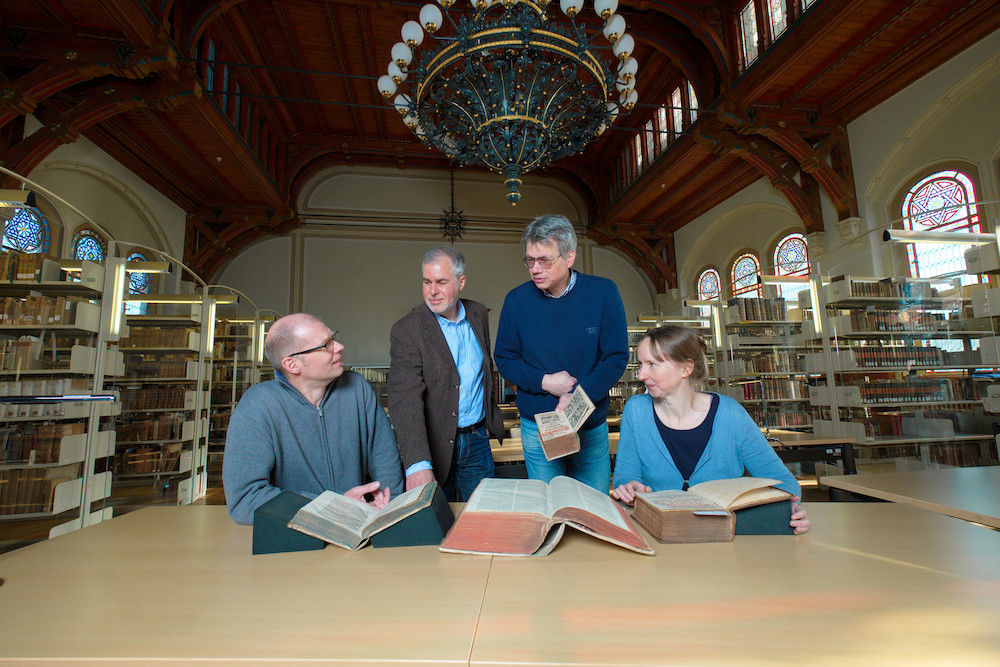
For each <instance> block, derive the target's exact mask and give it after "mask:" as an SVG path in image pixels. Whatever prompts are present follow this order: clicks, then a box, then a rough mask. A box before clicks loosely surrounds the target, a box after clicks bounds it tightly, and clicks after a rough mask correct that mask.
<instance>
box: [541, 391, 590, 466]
mask: <svg viewBox="0 0 1000 667" xmlns="http://www.w3.org/2000/svg"><path fill="white" fill-rule="evenodd" d="M593 411H594V404H593V403H592V402H591V400H590V397H589V396H587V392H585V391H584V390H583V387H581V386H580V385H576V389H575V390H573V394H572V395H571V397H570V399H569V403H567V404H566V407H564V408H563V409H562V410H553V411H552V412H539V413H536V414H535V424H537V425H538V439H539V440H540V441H541V443H542V451H544V452H545V458H546V460H548V461H551V460H552V459H557V458H559V457H561V456H566V455H567V454H575V453H576V452H578V451H580V436H579V435H577V434H576V432H577V430H579V428H580V427H581V426H583V422H585V421H587V417H589V416H590V413H592V412H593Z"/></svg>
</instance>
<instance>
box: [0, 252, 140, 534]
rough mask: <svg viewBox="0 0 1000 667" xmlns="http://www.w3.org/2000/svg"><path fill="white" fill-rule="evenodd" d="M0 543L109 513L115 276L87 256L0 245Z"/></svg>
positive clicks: (117, 364)
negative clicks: (25, 530) (26, 530)
mask: <svg viewBox="0 0 1000 667" xmlns="http://www.w3.org/2000/svg"><path fill="white" fill-rule="evenodd" d="M0 269H2V271H0V274H2V277H0V304H2V311H0V316H2V320H0V422H2V424H3V425H2V426H0V543H8V542H11V541H12V540H13V541H16V537H15V536H16V535H18V534H20V533H21V531H22V525H23V524H24V523H26V522H35V524H36V525H37V524H38V522H40V523H41V529H44V528H46V527H47V528H48V534H49V535H50V536H55V535H59V534H62V533H65V532H67V531H70V530H73V529H76V528H80V527H82V526H86V525H90V524H92V523H96V522H98V521H101V520H102V519H104V518H108V517H110V508H109V505H108V496H109V493H110V489H111V475H110V473H109V472H108V465H109V463H108V462H109V457H110V456H112V454H113V451H114V446H115V431H114V421H113V418H114V416H115V415H117V414H118V412H119V410H120V404H119V403H118V402H117V400H116V399H117V397H116V396H115V395H114V392H112V391H109V390H108V388H107V379H108V378H111V377H113V376H115V375H120V374H121V373H122V372H123V363H122V361H123V360H122V354H121V352H119V351H118V349H117V345H116V344H115V342H114V339H115V338H116V336H112V335H111V332H110V330H109V320H110V317H109V313H110V310H111V308H112V307H113V306H112V305H111V304H112V303H113V302H117V303H118V304H120V303H121V300H120V297H121V295H120V294H118V295H117V296H118V299H117V300H116V299H115V296H116V295H115V290H116V289H118V290H121V289H123V286H122V285H121V284H120V283H118V284H117V286H116V284H115V281H114V280H113V278H112V272H110V271H106V270H105V267H104V266H103V265H102V264H99V263H96V262H88V261H76V262H71V261H70V262H62V261H60V260H56V259H55V258H52V257H48V256H46V255H43V254H22V253H16V252H9V253H8V252H4V253H2V254H0Z"/></svg>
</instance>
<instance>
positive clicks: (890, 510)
mask: <svg viewBox="0 0 1000 667" xmlns="http://www.w3.org/2000/svg"><path fill="white" fill-rule="evenodd" d="M809 510H810V513H811V516H812V518H813V525H814V529H813V530H812V531H811V532H810V533H808V534H807V535H804V536H801V537H790V536H775V537H770V536H760V537H758V536H739V537H737V538H736V539H735V540H734V541H733V542H730V543H721V544H689V545H659V544H655V543H653V544H654V545H655V546H656V549H657V554H656V555H655V556H641V555H638V554H634V553H632V552H629V551H626V550H624V549H620V548H617V547H614V546H612V545H609V544H606V543H604V542H600V541H598V540H595V539H593V538H591V537H588V536H585V535H583V534H580V533H577V532H576V531H573V530H569V531H567V534H566V535H565V536H564V538H563V541H562V542H561V543H560V544H559V546H557V548H556V549H555V551H554V552H553V553H552V554H551V555H549V556H547V557H545V558H509V557H495V558H491V557H488V556H464V555H455V554H444V553H440V552H438V551H437V549H436V548H434V547H410V548H401V549H372V548H370V547H369V548H365V549H362V550H360V551H356V552H349V551H345V550H341V549H337V548H335V547H328V548H327V549H325V550H323V551H308V552H301V553H293V554H272V555H267V556H251V555H250V529H249V528H248V527H245V526H237V525H235V524H233V523H232V522H231V521H230V520H229V518H228V517H227V516H226V514H225V508H223V507H220V506H188V507H179V508H178V507H153V508H147V509H144V510H140V511H138V512H135V513H132V514H129V515H126V516H124V517H120V518H115V519H113V520H111V521H106V522H104V523H101V524H98V525H95V526H91V527H89V528H85V529H83V530H79V531H76V532H73V533H70V534H67V535H63V536H61V537H58V538H55V539H53V540H49V541H47V542H41V543H38V544H34V545H31V546H29V547H25V548H23V549H19V550H17V551H14V552H10V553H8V554H4V555H0V578H3V579H4V580H5V582H4V583H3V585H2V586H0V662H2V663H4V664H10V663H12V662H15V661H19V660H37V659H41V660H44V661H60V660H69V659H75V660H76V661H77V662H78V663H87V662H89V663H94V664H105V663H107V661H108V660H109V659H118V660H119V661H121V662H122V663H127V664H134V663H135V662H138V661H142V660H159V661H161V662H159V663H158V664H172V663H174V662H180V661H186V662H185V664H188V665H190V664H199V663H201V664H205V663H208V662H209V661H211V664H212V665H220V664H241V663H244V662H245V661H248V660H253V661H254V663H253V664H278V663H284V662H288V661H292V660H302V661H309V662H326V663H329V662H336V663H338V664H345V663H357V662H360V661H367V662H383V663H393V664H398V663H405V662H416V661H423V662H427V663H435V664H485V663H492V664H543V663H544V664H583V663H586V664H612V663H613V664H622V663H627V664H635V665H645V664H664V663H680V664H687V665H733V664H754V665H765V664H767V665H772V664H779V665H784V664H787V665H795V666H796V667H800V666H801V665H802V664H803V663H819V664H821V665H835V664H836V665H839V664H913V663H918V664H931V663H933V664H960V663H961V664H997V662H998V661H1000V634H998V633H997V632H996V628H997V627H1000V584H998V582H1000V559H998V558H996V554H997V553H1000V533H998V532H995V531H991V530H988V529H985V528H983V527H981V526H975V525H972V524H969V523H965V522H962V521H957V520H955V519H952V518H949V517H945V516H941V515H938V514H934V513H930V512H923V511H921V510H919V509H916V508H913V507H909V506H907V505H897V504H889V503H814V504H812V505H810V506H809Z"/></svg>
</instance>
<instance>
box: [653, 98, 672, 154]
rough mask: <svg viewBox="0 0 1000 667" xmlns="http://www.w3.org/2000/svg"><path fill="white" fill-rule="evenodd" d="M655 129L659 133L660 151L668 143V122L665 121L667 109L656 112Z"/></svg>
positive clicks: (662, 108)
mask: <svg viewBox="0 0 1000 667" xmlns="http://www.w3.org/2000/svg"><path fill="white" fill-rule="evenodd" d="M656 127H657V129H658V130H659V131H660V151H661V152H662V151H663V150H664V149H665V148H666V147H667V145H668V144H669V143H670V121H669V120H668V119H667V107H665V106H663V107H660V108H659V109H657V110H656Z"/></svg>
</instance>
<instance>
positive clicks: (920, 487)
mask: <svg viewBox="0 0 1000 667" xmlns="http://www.w3.org/2000/svg"><path fill="white" fill-rule="evenodd" d="M820 484H825V485H827V486H831V487H833V488H836V489H842V490H844V491H851V492H853V493H859V494H861V495H864V496H870V497H873V498H880V499H882V500H890V501H892V502H897V503H909V504H910V505H916V506H917V507H921V508H923V509H928V510H931V511H933V512H938V513H940V514H947V515H948V516H953V517H957V518H959V519H965V520H966V521H975V522H976V523H981V524H984V525H986V526H991V527H992V528H997V529H1000V466H986V467H979V468H939V469H935V470H907V471H904V472H881V473H871V474H864V475H833V476H829V477H822V478H821V479H820ZM997 558H998V559H1000V554H998V556H997Z"/></svg>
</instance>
